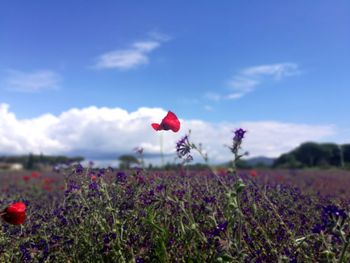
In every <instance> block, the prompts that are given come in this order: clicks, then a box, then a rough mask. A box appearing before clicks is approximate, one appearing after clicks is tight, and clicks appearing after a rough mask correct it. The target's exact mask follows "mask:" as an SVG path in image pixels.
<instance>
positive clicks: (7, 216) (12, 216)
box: [1, 202, 26, 225]
mask: <svg viewBox="0 0 350 263" xmlns="http://www.w3.org/2000/svg"><path fill="white" fill-rule="evenodd" d="M1 217H2V219H3V220H4V221H5V222H7V223H9V224H13V225H20V224H23V222H24V220H25V219H26V205H25V204H24V203H22V202H17V203H13V204H11V205H9V206H8V207H7V208H6V209H5V210H4V211H3V213H1Z"/></svg>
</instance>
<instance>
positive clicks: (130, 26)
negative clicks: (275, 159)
mask: <svg viewBox="0 0 350 263" xmlns="http://www.w3.org/2000/svg"><path fill="white" fill-rule="evenodd" d="M348 25H350V2H349V1H345V0H344V1H341V0H340V1H317V2H315V1H307V2H306V1H301V0H300V1H299V0H297V1H288V2H286V1H283V2H282V1H277V0H276V1H270V0H269V1H253V2H251V1H250V2H249V3H248V2H247V1H220V3H219V2H218V1H192V2H189V1H143V2H141V1H103V3H102V2H100V1H64V0H61V1H55V2H54V1H30V0H28V1H16V0H15V1H3V2H2V3H1V8H0V90H1V96H0V103H2V104H8V105H9V109H7V110H6V112H7V113H6V114H13V115H14V116H15V119H16V121H17V122H18V123H23V121H25V120H31V121H35V120H36V119H40V116H42V115H43V114H51V115H52V116H55V117H58V116H61V114H62V113H63V112H67V111H69V110H71V109H73V108H76V109H78V110H83V109H85V108H88V107H90V106H96V107H97V109H101V108H102V107H106V108H109V109H114V108H121V109H123V110H125V111H127V112H129V113H131V112H137V111H138V109H139V108H141V107H145V108H150V109H154V108H161V109H163V110H165V111H167V110H172V111H174V112H176V113H177V115H178V116H179V117H180V118H183V119H184V120H200V121H203V122H205V123H207V124H208V125H209V124H210V125H214V124H215V123H225V122H227V123H244V122H256V123H258V122H264V121H270V122H276V123H280V124H281V123H282V124H286V123H287V124H291V125H310V127H318V126H320V125H321V126H322V127H326V128H329V127H332V129H333V132H331V133H326V134H325V135H322V136H320V137H317V136H316V137H315V140H328V141H331V140H332V141H337V142H348V141H349V136H350V124H349V117H348V113H349V112H350V104H349V102H348V101H349V98H350V88H349V84H350V77H349V73H348V71H349V68H350V48H349V47H350V30H349V26H348ZM4 112H5V110H4ZM4 114H5V113H4ZM312 125H314V126H312ZM297 127H299V126H297ZM8 129H10V128H8ZM276 132H277V130H276ZM3 134H5V132H3ZM3 136H4V135H3ZM288 136H289V135H288ZM301 139H310V140H311V139H313V138H312V136H311V138H309V137H305V138H304V137H302V138H300V140H301ZM295 143H296V142H295ZM5 148H6V147H5ZM19 148H20V146H19ZM26 149H27V148H26ZM23 151H24V150H23Z"/></svg>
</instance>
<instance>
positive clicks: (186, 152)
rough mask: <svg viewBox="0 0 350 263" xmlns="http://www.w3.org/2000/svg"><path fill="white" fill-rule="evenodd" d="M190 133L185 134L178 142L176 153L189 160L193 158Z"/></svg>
mask: <svg viewBox="0 0 350 263" xmlns="http://www.w3.org/2000/svg"><path fill="white" fill-rule="evenodd" d="M188 137H189V135H185V136H184V137H182V138H181V139H180V140H179V141H178V142H177V143H176V154H177V157H179V158H180V159H184V160H185V161H187V162H189V161H192V160H193V157H192V155H191V154H190V153H191V149H192V145H191V143H190V141H189V140H188Z"/></svg>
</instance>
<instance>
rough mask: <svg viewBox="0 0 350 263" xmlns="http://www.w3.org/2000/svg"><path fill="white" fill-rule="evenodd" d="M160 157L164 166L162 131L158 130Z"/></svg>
mask: <svg viewBox="0 0 350 263" xmlns="http://www.w3.org/2000/svg"><path fill="white" fill-rule="evenodd" d="M160 157H161V161H162V167H164V153H163V133H162V132H160Z"/></svg>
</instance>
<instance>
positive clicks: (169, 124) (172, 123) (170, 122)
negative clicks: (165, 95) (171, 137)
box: [152, 111, 180, 132]
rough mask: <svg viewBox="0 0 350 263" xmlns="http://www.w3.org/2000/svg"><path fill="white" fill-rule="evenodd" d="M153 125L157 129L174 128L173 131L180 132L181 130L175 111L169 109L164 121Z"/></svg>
mask: <svg viewBox="0 0 350 263" xmlns="http://www.w3.org/2000/svg"><path fill="white" fill-rule="evenodd" d="M152 127H153V129H155V130H156V131H161V130H165V131H167V130H172V131H173V132H178V131H179V130H180V121H179V119H178V118H177V117H176V115H175V114H174V113H173V112H171V111H168V114H167V115H166V116H165V117H164V119H163V120H162V122H161V123H160V124H158V123H152Z"/></svg>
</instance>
